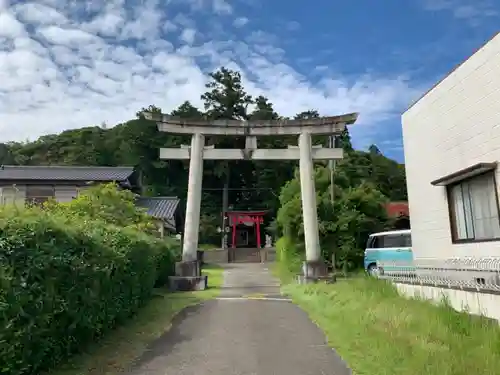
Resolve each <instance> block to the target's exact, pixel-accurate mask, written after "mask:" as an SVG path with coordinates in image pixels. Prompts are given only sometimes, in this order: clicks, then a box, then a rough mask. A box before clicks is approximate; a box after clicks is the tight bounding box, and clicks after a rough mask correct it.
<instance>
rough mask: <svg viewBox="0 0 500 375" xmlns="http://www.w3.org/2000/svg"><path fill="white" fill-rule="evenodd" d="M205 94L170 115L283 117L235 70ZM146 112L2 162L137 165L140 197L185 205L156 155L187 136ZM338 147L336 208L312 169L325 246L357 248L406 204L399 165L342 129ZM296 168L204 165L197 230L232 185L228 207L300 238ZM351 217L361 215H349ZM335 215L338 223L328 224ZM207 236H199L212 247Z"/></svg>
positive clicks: (179, 183)
mask: <svg viewBox="0 0 500 375" xmlns="http://www.w3.org/2000/svg"><path fill="white" fill-rule="evenodd" d="M206 90H207V91H206V92H205V93H201V99H202V102H203V108H202V109H200V108H197V107H195V106H194V105H193V104H192V103H190V102H184V103H182V104H181V105H180V106H179V107H178V108H176V109H174V110H172V111H171V112H170V114H171V115H173V116H178V117H182V118H195V119H209V120H210V119H257V120H263V121H265V120H274V119H279V118H281V116H280V115H279V114H278V113H277V112H276V111H275V109H274V107H273V104H272V102H271V101H270V100H269V99H268V98H266V97H263V96H257V97H252V96H251V95H250V94H248V93H247V92H246V90H245V88H244V86H243V83H242V79H241V75H240V73H238V72H235V71H232V70H229V69H226V68H221V69H219V70H218V71H216V72H214V73H212V74H211V75H210V80H209V82H208V83H207V85H206ZM144 111H153V112H161V109H160V108H159V107H158V106H155V105H153V104H152V105H150V106H149V107H147V108H142V109H140V110H139V111H138V112H137V113H136V118H135V119H131V120H130V121H127V122H125V123H122V124H117V125H115V126H89V127H85V128H81V129H75V130H67V131H64V132H62V133H60V134H57V135H47V136H42V137H40V138H39V139H37V140H36V141H33V142H24V143H17V142H12V143H7V144H0V164H19V165H50V164H53V165H61V164H64V165H96V166H98V165H102V166H118V165H129V166H135V167H136V169H137V170H138V171H139V172H140V175H141V179H142V185H143V186H144V192H143V193H144V195H150V196H157V195H175V196H178V197H180V198H181V199H184V198H185V197H186V192H187V191H186V190H187V178H188V163H187V162H184V161H178V160H171V161H167V160H160V159H159V158H158V154H159V152H158V150H159V148H161V147H176V146H180V145H181V144H189V143H190V138H189V136H179V135H172V134H166V133H162V132H159V131H158V129H157V126H156V124H155V123H154V122H152V121H148V120H146V119H145V118H144V116H143V112H144ZM319 116H320V113H318V111H317V110H315V109H314V108H311V109H310V110H308V111H305V112H301V113H298V114H297V115H296V116H295V118H311V117H319ZM294 138H295V137H287V138H280V137H269V138H268V137H263V138H262V139H259V147H278V148H284V147H286V146H287V144H290V143H291V142H294V144H296V142H297V140H296V139H294ZM207 142H209V144H214V145H216V146H217V147H229V148H230V147H243V146H244V139H243V138H241V139H239V138H232V139H231V138H227V137H226V138H218V137H210V138H209V139H208V141H207ZM314 142H315V143H321V144H323V145H325V146H326V145H328V143H327V142H328V139H327V137H317V138H315V139H314ZM338 144H339V145H341V146H342V147H343V148H344V150H345V158H344V159H343V160H341V161H338V162H337V163H336V167H335V172H334V185H335V186H334V191H335V199H334V203H333V204H331V203H330V197H329V191H330V173H329V170H328V168H326V166H325V165H326V163H324V162H321V163H317V172H316V184H317V189H318V197H319V199H318V206H319V213H320V217H321V218H322V221H321V231H322V234H323V237H322V238H323V239H326V238H330V237H331V236H333V235H334V236H336V240H335V241H336V242H338V241H340V240H339V239H338V238H341V237H342V236H345V235H346V233H351V232H352V230H355V231H356V233H357V234H356V236H357V237H356V236H355V237H354V240H355V242H356V241H357V242H356V244H357V246H360V245H359V244H360V243H361V241H364V240H363V239H362V237H363V236H364V235H365V234H366V233H367V231H369V230H372V229H373V228H375V227H377V225H378V226H380V225H379V224H377V225H375V224H374V223H375V222H376V223H380V222H385V220H386V218H384V217H383V216H384V215H383V212H382V211H383V210H381V209H379V208H380V207H381V205H382V204H383V203H385V202H386V201H395V200H397V201H399V200H406V182H405V173H404V166H403V165H401V164H399V163H397V162H395V161H393V160H390V159H388V158H386V157H385V156H384V155H383V154H382V153H381V152H380V150H379V149H378V148H377V146H376V145H372V146H371V147H370V148H369V150H368V151H366V152H365V151H359V150H354V149H353V148H352V144H351V140H350V136H349V132H348V131H347V130H346V131H345V132H344V134H342V136H340V137H339V139H338ZM296 167H297V162H293V161H287V162H274V161H257V162H252V161H231V162H215V161H206V162H205V167H204V179H203V189H204V193H203V201H202V202H203V203H202V214H203V218H202V222H203V223H206V225H207V227H211V228H214V227H216V226H217V225H219V223H220V221H219V220H220V214H221V206H222V188H223V186H224V183H225V182H227V181H229V199H228V200H229V207H230V208H232V209H234V210H250V209H251V210H268V211H269V217H270V218H273V217H276V216H277V217H278V222H279V223H278V224H279V225H278V226H280V228H282V229H283V230H288V231H292V233H295V235H296V236H297V234H298V236H299V237H300V233H301V229H300V228H301V215H300V192H299V184H298V178H297V176H296V175H295V169H296ZM283 186H284V188H283ZM282 188H283V190H282ZM280 207H282V208H281V210H280V212H279V213H278V210H279V209H280ZM377 207H378V208H377ZM354 212H357V213H358V214H359V215H357V216H355V214H354ZM332 217H335V218H336V219H335V220H334V221H332V219H331V218H332ZM214 221H215V223H214ZM353 228H355V229H353ZM349 231H351V232H349ZM205 232H210V231H205ZM351 234H352V233H351ZM207 236H209V235H208V234H207V235H203V236H202V237H205V238H204V240H210V239H207V238H206V237H207ZM214 236H215V238H217V236H218V234H217V233H214ZM358 237H359V240H358Z"/></svg>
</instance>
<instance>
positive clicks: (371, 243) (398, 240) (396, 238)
mask: <svg viewBox="0 0 500 375" xmlns="http://www.w3.org/2000/svg"><path fill="white" fill-rule="evenodd" d="M366 247H367V248H368V249H382V248H393V247H411V235H410V234H406V233H405V234H388V235H383V236H373V237H369V238H368V243H367V245H366Z"/></svg>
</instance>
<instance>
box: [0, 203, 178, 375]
mask: <svg viewBox="0 0 500 375" xmlns="http://www.w3.org/2000/svg"><path fill="white" fill-rule="evenodd" d="M53 208H54V207H53ZM106 212H108V214H109V212H110V211H109V210H108V211H106ZM77 216H78V218H79V220H75V217H74V216H72V212H71V210H67V209H64V210H59V209H57V208H54V209H52V208H49V209H45V210H42V209H39V208H31V209H27V210H22V211H12V210H8V209H6V210H3V211H0V327H2V328H1V331H0V374H9V375H23V374H36V373H40V372H41V371H43V370H45V369H48V368H50V367H52V366H54V365H55V364H56V363H58V362H60V361H61V360H64V359H66V358H67V357H68V355H70V354H71V353H74V352H76V351H79V350H81V349H82V348H84V347H85V345H86V344H88V343H90V342H92V341H95V340H97V339H98V338H99V337H101V336H102V335H103V333H105V332H106V331H108V330H110V329H111V328H113V327H114V326H116V325H117V324H119V323H121V322H123V321H124V320H126V319H127V318H129V317H130V316H131V315H132V314H134V313H135V312H136V311H137V310H138V309H139V308H140V307H141V306H142V305H143V304H144V303H145V302H147V301H148V300H149V298H150V296H151V293H152V291H153V288H154V286H155V285H158V284H161V283H164V282H165V281H166V278H167V276H168V275H171V274H172V271H173V267H174V266H173V265H174V261H175V256H176V253H177V252H176V251H175V249H174V246H175V244H174V243H173V242H172V243H170V242H164V241H161V240H158V239H156V238H154V237H152V236H149V235H147V234H145V233H143V232H141V231H139V230H137V228H134V227H131V226H127V227H120V226H117V225H113V224H109V223H108V222H106V221H103V220H99V219H95V218H94V219H92V218H90V217H86V218H85V217H84V215H82V212H81V211H79V212H78V215H77Z"/></svg>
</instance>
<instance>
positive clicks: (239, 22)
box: [233, 17, 248, 27]
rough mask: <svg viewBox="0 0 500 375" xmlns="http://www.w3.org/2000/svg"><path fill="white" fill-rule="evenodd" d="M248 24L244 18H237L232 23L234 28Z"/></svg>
mask: <svg viewBox="0 0 500 375" xmlns="http://www.w3.org/2000/svg"><path fill="white" fill-rule="evenodd" d="M247 23H248V18H246V17H238V18H236V19H235V20H234V21H233V26H234V27H243V26H245V25H246V24H247Z"/></svg>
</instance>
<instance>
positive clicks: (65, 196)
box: [55, 185, 78, 203]
mask: <svg viewBox="0 0 500 375" xmlns="http://www.w3.org/2000/svg"><path fill="white" fill-rule="evenodd" d="M77 196H78V189H77V187H76V186H65V185H59V186H57V185H56V186H55V199H56V201H57V202H59V203H65V202H71V201H72V200H73V199H75V198H76V197H77Z"/></svg>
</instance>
